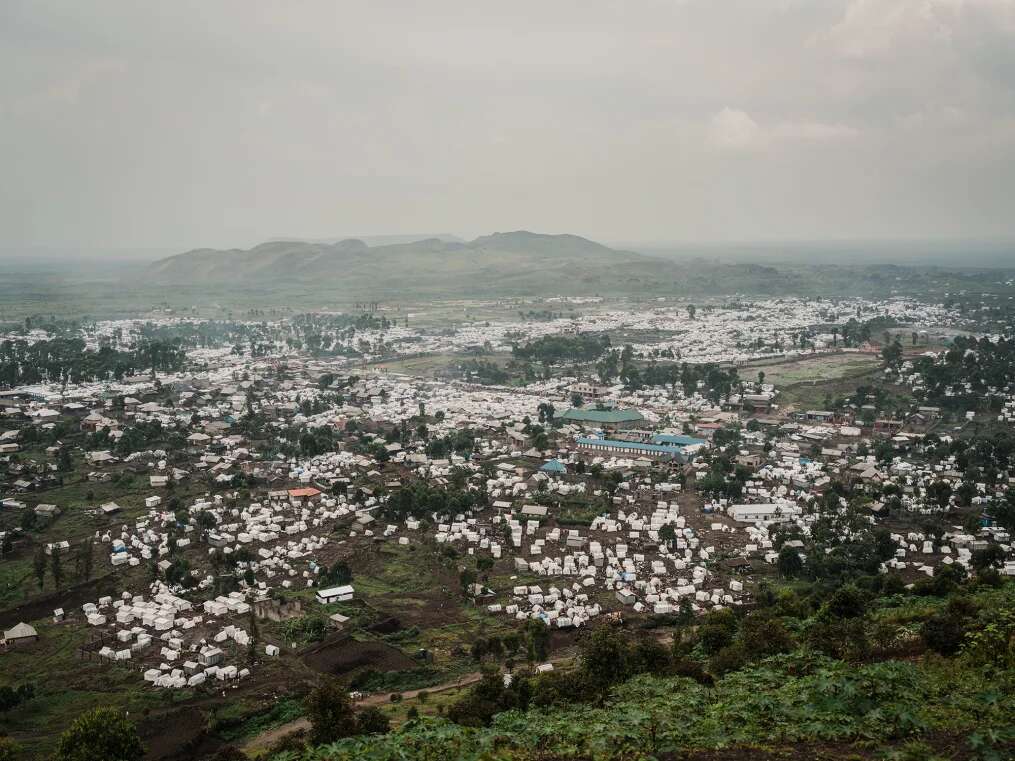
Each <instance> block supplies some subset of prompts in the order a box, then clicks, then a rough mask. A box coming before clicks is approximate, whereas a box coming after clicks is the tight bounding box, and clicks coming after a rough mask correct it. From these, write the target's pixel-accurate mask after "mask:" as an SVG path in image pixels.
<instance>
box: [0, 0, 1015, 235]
mask: <svg viewBox="0 0 1015 761" xmlns="http://www.w3.org/2000/svg"><path fill="white" fill-rule="evenodd" d="M425 11H426V12H425V13H420V12H419V7H418V6H417V5H415V4H410V3H404V2H392V3H383V4H369V5H350V4H336V3H326V2H307V3H300V4H296V5H292V4H286V5H284V6H274V5H268V4H254V5H251V4H248V3H239V2H232V1H230V2H215V3H206V2H202V3H196V2H179V3H173V4H158V5H150V4H138V3H133V2H123V1H120V2H116V1H111V2H108V3H103V4H100V5H94V4H81V3H71V2H66V1H63V2H60V1H57V0H32V1H31V2H27V1H25V0H11V1H10V2H7V3H4V4H3V5H2V7H0V42H2V45H0V64H2V65H0V115H2V118H0V137H2V140H0V161H2V163H3V165H4V167H5V169H6V172H5V174H6V176H7V177H8V182H6V183H5V184H4V187H3V189H2V190H0V230H2V232H0V247H4V248H5V249H10V248H24V247H34V246H43V247H46V248H50V249H61V250H64V251H70V250H76V251H79V252H80V251H88V250H96V249H116V250H142V249H143V250H158V251H167V252H179V251H184V250H187V249H190V248H195V247H211V248H228V247H246V246H249V245H252V244H253V243H256V242H259V241H263V240H267V239H270V238H275V237H278V236H279V233H280V232H282V233H285V234H291V235H297V236H299V237H301V238H311V239H313V238H326V237H329V236H332V235H334V231H336V230H375V231H382V232H383V233H386V234H392V235H397V234H406V233H414V232H415V231H418V230H427V229H438V230H454V231H456V233H457V234H458V235H461V236H462V237H466V238H472V237H475V236H477V235H480V234H485V233H489V232H492V231H495V230H516V229H530V230H538V231H545V232H573V233H576V234H580V235H583V236H585V237H588V238H591V239H594V240H599V241H604V242H610V241H624V240H639V241H701V242H711V241H719V242H731V241H786V240H842V239H847V240H860V239H897V238H905V239H967V238H970V239H1000V238H1005V239H1010V238H1013V237H1015V215H1013V214H1012V213H1011V209H1010V207H1011V198H1012V197H1015V0H879V1H878V2H872V1H871V0H821V1H818V2H803V1H802V0H779V1H778V2H772V3H757V2H753V1H751V2H748V0H730V1H729V2H714V0H713V1H709V2H705V1H704V0H667V1H666V2H664V1H663V0H649V1H648V2H645V3H639V4H637V5H636V6H630V5H628V4H620V3H616V2H605V1H599V2H582V3H578V2H561V3H553V4H549V5H548V4H545V3H538V4H537V3H533V2H519V3H513V4H510V5H507V6H505V5H503V4H485V3H476V4H469V5H467V6H464V7H463V6H461V4H459V3H449V2H443V1H442V0H437V1H436V2H434V3H430V4H428V5H427V6H426V9H425ZM642 245H646V244H642Z"/></svg>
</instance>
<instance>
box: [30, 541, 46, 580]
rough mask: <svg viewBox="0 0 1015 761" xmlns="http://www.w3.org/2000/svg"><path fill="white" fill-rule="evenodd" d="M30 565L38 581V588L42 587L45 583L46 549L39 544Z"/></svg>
mask: <svg viewBox="0 0 1015 761" xmlns="http://www.w3.org/2000/svg"><path fill="white" fill-rule="evenodd" d="M32 567H33V569H34V571H35V578H36V579H37V580H38V582H39V589H42V588H43V587H44V586H45V585H46V550H45V548H44V547H43V546H42V545H41V544H40V545H39V546H38V547H37V548H36V550H35V557H34V558H32Z"/></svg>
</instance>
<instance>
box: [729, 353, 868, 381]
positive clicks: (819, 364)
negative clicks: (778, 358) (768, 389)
mask: <svg viewBox="0 0 1015 761" xmlns="http://www.w3.org/2000/svg"><path fill="white" fill-rule="evenodd" d="M879 364H880V360H879V359H878V357H877V356H875V355H873V354H818V355H815V356H814V357H806V358H802V359H796V360H792V361H789V362H781V363H778V364H771V365H765V366H759V367H757V368H755V367H750V368H744V370H743V371H742V372H741V375H743V376H745V377H750V376H751V374H752V373H754V372H756V371H762V372H764V373H765V383H772V384H774V385H775V386H776V387H777V388H781V387H783V386H791V385H795V384H797V383H825V382H828V381H834V380H839V379H840V378H848V377H853V376H858V375H864V374H866V373H868V372H870V371H872V370H874V369H875V368H877V367H878V365H879Z"/></svg>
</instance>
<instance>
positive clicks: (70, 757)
mask: <svg viewBox="0 0 1015 761" xmlns="http://www.w3.org/2000/svg"><path fill="white" fill-rule="evenodd" d="M143 757H144V746H143V745H142V744H141V738H140V737H139V736H138V733H137V728H136V727H135V726H134V724H133V723H131V722H130V721H128V720H127V718H126V717H125V716H124V715H123V714H121V713H120V712H119V711H116V710H114V709H112V708H96V709H94V710H92V711H89V712H88V713H85V714H82V715H81V716H79V717H78V718H77V719H76V720H75V721H74V723H73V724H71V726H70V728H69V729H68V730H67V731H66V732H64V733H63V735H62V736H61V737H60V744H59V746H58V747H57V750H56V754H55V755H54V759H55V761H141V759H142V758H143Z"/></svg>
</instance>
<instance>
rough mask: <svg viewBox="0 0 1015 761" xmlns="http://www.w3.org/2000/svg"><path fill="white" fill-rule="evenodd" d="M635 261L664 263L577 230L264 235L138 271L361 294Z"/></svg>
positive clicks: (167, 279)
mask: <svg viewBox="0 0 1015 761" xmlns="http://www.w3.org/2000/svg"><path fill="white" fill-rule="evenodd" d="M638 265H641V266H647V267H650V268H653V269H656V268H659V267H660V266H662V267H663V268H666V267H668V266H669V265H666V264H662V265H660V264H659V263H658V262H657V261H654V260H652V259H651V258H649V257H646V256H643V255H641V254H636V253H633V252H630V251H618V250H615V249H612V248H610V247H608V246H604V245H602V244H601V243H596V242H594V241H591V240H588V239H586V238H582V237H580V236H578V235H546V234H542V233H533V232H528V231H525V230H518V231H514V232H505V233H494V234H492V235H484V236H482V237H479V238H476V239H475V240H473V241H468V242H458V241H454V240H444V239H441V238H426V239H423V240H416V241H412V242H410V243H392V244H387V245H379V246H370V245H368V244H367V243H366V242H364V241H362V240H359V239H356V238H350V239H346V240H341V241H338V242H335V243H316V242H307V241H270V242H267V243H262V244H260V245H257V246H254V247H253V248H251V249H247V250H243V249H228V250H216V249H195V250H193V251H187V252H186V253H182V254H177V255H175V256H170V257H167V258H165V259H160V260H158V261H156V262H154V263H153V264H152V265H151V266H150V267H149V268H148V269H147V271H146V272H145V275H144V277H145V278H146V279H147V280H148V281H149V282H152V283H155V284H162V285H173V284H194V283H201V284H217V285H222V286H228V285H266V284H272V283H288V284H292V283H307V284H311V283H313V284H320V283H322V282H324V283H327V284H328V285H329V286H330V287H332V288H334V287H335V286H336V285H341V286H345V287H343V288H341V289H342V290H346V288H348V289H359V290H363V291H364V292H369V293H374V292H378V291H384V292H388V291H391V290H398V289H402V288H410V289H413V290H423V291H426V292H448V293H452V292H457V291H460V290H465V289H469V288H479V289H480V290H487V289H489V287H490V286H492V285H500V286H503V285H510V284H511V283H518V285H519V286H520V287H523V288H527V287H529V285H531V283H530V282H529V281H530V280H533V281H535V282H543V283H544V284H547V283H550V282H554V281H556V280H557V279H558V278H559V277H566V278H568V279H571V280H574V279H581V278H588V277H593V278H599V277H603V276H607V275H609V274H610V271H612V270H614V269H615V268H618V267H625V266H626V267H630V266H638ZM618 274H619V270H618ZM532 276H536V277H532Z"/></svg>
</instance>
